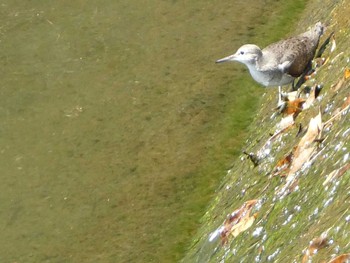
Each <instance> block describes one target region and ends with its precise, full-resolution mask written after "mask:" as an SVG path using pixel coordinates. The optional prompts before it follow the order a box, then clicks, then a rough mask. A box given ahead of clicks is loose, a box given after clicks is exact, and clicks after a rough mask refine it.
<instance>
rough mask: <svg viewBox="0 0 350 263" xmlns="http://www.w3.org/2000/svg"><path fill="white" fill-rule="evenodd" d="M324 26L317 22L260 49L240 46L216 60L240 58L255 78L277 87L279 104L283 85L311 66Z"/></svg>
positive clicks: (239, 60) (224, 60)
mask: <svg viewBox="0 0 350 263" xmlns="http://www.w3.org/2000/svg"><path fill="white" fill-rule="evenodd" d="M324 30H325V26H324V25H323V24H322V23H321V22H317V23H316V24H315V25H314V26H313V27H311V28H310V29H309V30H308V31H306V32H304V33H302V34H299V35H297V36H293V37H290V38H287V39H283V40H280V41H278V42H275V43H272V44H270V45H268V46H267V47H265V48H264V49H260V47H258V46H257V45H255V44H245V45H243V46H241V47H240V48H239V49H238V50H237V52H236V53H234V54H233V55H230V56H227V57H224V58H221V59H219V60H217V61H216V63H222V62H228V61H237V62H240V63H243V64H244V65H246V66H247V68H248V70H249V72H250V75H251V76H252V78H253V79H254V80H255V81H256V82H258V83H260V84H262V85H263V86H265V87H270V86H278V93H279V95H278V105H277V106H278V107H281V106H282V105H283V104H284V102H283V101H282V95H281V87H282V86H284V85H287V84H290V83H293V82H294V79H295V78H298V77H300V76H301V75H302V74H303V73H304V72H305V71H306V70H307V69H308V68H309V67H310V66H311V61H312V59H313V58H314V56H315V52H316V49H317V46H318V43H319V41H320V37H321V36H322V34H323V33H324Z"/></svg>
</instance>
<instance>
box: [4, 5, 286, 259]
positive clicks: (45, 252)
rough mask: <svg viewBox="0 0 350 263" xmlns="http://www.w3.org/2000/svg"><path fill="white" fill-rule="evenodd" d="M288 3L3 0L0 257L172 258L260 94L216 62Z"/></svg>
mask: <svg viewBox="0 0 350 263" xmlns="http://www.w3.org/2000/svg"><path fill="white" fill-rule="evenodd" d="M283 8H285V7H284V6H282V5H279V4H278V3H273V1H268V4H264V3H257V2H256V1H253V0H248V1H234V2H233V1H226V2H225V3H211V2H206V1H195V2H193V1H192V2H190V3H188V2H186V1H151V0H150V1H141V2H140V1H103V2H98V3H97V2H96V1H58V2H52V1H39V0H37V1H29V2H28V1H26V2H23V1H2V3H1V7H0V12H1V18H0V21H1V26H0V55H1V63H2V67H1V70H0V77H1V86H0V93H1V98H0V99H1V104H0V146H1V151H0V152H1V158H0V167H1V175H0V176H1V186H0V187H1V188H0V211H1V214H0V223H1V225H2V234H1V236H2V237H1V239H0V240H1V245H0V261H1V262H174V261H175V260H178V259H180V258H181V256H182V255H183V252H184V247H185V244H187V243H188V242H189V241H190V239H191V238H192V237H193V235H194V233H195V231H196V229H197V227H198V225H199V219H200V217H201V215H202V214H203V213H204V208H205V206H206V204H207V202H208V200H209V199H210V197H211V195H212V194H213V193H214V189H215V188H216V186H217V185H218V183H219V181H220V178H221V177H222V176H223V175H224V173H223V171H225V170H226V169H227V168H228V167H229V166H230V163H231V161H232V154H235V153H237V152H238V149H239V148H237V145H240V143H241V141H242V138H244V136H245V135H244V134H243V132H242V131H243V129H244V128H245V127H246V126H247V125H248V124H249V122H250V120H251V116H252V115H253V110H252V109H253V108H255V105H256V103H257V101H258V98H257V97H258V96H257V95H259V94H262V92H263V91H262V90H260V89H257V85H256V84H255V83H253V81H251V80H250V79H248V80H244V79H242V75H243V74H246V72H245V70H244V69H243V67H240V66H237V65H236V66H232V67H231V66H224V67H221V66H220V68H218V66H217V65H215V64H214V61H215V60H216V59H218V58H220V57H223V56H226V55H228V53H231V52H233V51H234V50H235V49H236V48H237V47H238V46H239V45H241V44H242V43H245V42H247V41H248V40H249V41H250V40H257V39H260V43H262V44H266V43H268V42H269V41H270V40H271V38H277V37H278V36H279V35H281V32H282V31H278V30H279V29H280V27H277V26H276V25H279V24H278V23H280V21H282V20H280V16H281V13H279V12H280V11H283ZM268 10H274V12H273V13H268V12H267V11H268ZM284 23H285V22H284ZM273 26H275V28H276V31H275V33H274V34H272V37H271V38H270V39H269V38H262V37H266V35H269V34H270V33H268V30H269V29H270V28H271V27H273ZM279 26H281V25H279ZM283 28H284V30H286V29H288V23H287V26H286V25H284V27H283ZM260 30H261V31H260ZM264 32H266V33H264ZM284 32H285V31H284ZM270 35H271V34H270ZM242 72H243V74H241V73H242ZM234 76H236V77H234ZM239 81H241V82H239ZM242 81H243V82H242ZM238 83H240V84H238Z"/></svg>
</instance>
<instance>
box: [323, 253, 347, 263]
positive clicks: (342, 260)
mask: <svg viewBox="0 0 350 263" xmlns="http://www.w3.org/2000/svg"><path fill="white" fill-rule="evenodd" d="M349 262H350V254H343V255H340V256H338V257H336V258H333V259H332V260H331V261H328V263H349Z"/></svg>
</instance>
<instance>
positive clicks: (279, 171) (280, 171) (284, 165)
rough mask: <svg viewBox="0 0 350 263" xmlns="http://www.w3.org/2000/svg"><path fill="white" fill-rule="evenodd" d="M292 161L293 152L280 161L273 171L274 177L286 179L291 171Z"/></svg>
mask: <svg viewBox="0 0 350 263" xmlns="http://www.w3.org/2000/svg"><path fill="white" fill-rule="evenodd" d="M292 159H293V152H291V153H289V154H287V155H286V156H284V157H283V159H281V160H279V161H278V162H277V164H276V166H275V167H274V169H273V172H274V175H280V176H281V177H285V176H286V175H287V172H288V170H289V167H290V164H291V162H292Z"/></svg>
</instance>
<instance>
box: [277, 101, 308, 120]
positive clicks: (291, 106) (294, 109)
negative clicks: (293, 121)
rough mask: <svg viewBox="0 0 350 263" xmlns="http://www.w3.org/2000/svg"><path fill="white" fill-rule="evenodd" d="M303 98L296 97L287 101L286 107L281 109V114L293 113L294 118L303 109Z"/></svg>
mask: <svg viewBox="0 0 350 263" xmlns="http://www.w3.org/2000/svg"><path fill="white" fill-rule="evenodd" d="M304 102H305V99H303V98H297V99H295V100H292V101H287V105H286V107H285V108H284V109H283V112H282V113H283V114H285V115H293V116H294V118H296V116H297V115H298V114H299V113H300V112H301V111H302V110H303V104H304Z"/></svg>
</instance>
